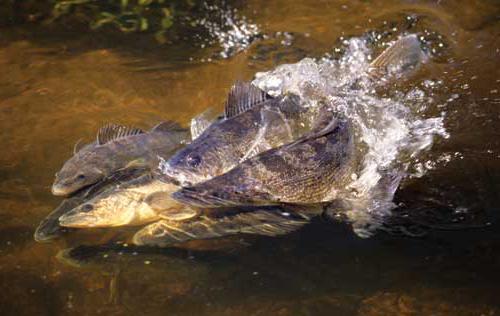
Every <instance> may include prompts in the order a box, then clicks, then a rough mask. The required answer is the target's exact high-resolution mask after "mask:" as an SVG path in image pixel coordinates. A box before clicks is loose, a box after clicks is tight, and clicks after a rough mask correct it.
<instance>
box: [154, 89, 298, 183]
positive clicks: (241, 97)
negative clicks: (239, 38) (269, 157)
mask: <svg viewBox="0 0 500 316" xmlns="http://www.w3.org/2000/svg"><path fill="white" fill-rule="evenodd" d="M305 112H306V111H305V110H304V109H302V108H301V107H300V106H299V104H298V103H297V102H296V100H294V98H293V97H283V98H272V97H270V96H268V95H266V94H265V92H263V91H262V90H260V89H258V88H256V87H254V86H252V85H251V84H250V83H242V82H238V83H236V84H235V85H234V86H233V87H232V89H231V91H230V93H229V96H228V100H227V102H226V108H225V115H224V117H223V118H220V119H219V120H216V121H215V122H214V123H212V124H211V125H210V126H208V127H207V128H206V129H204V131H203V132H202V133H201V135H199V136H198V137H197V138H196V139H194V140H193V141H192V142H191V144H189V145H187V146H186V147H185V148H183V149H182V150H180V151H178V152H177V153H176V154H174V155H173V156H172V157H171V158H170V159H169V160H168V161H166V162H165V163H162V164H161V165H160V167H161V169H162V172H163V173H164V174H165V177H164V178H165V179H166V181H172V180H174V181H176V182H178V183H180V184H181V185H189V184H195V183H198V182H201V181H205V180H208V179H211V178H213V177H215V176H218V175H220V174H223V173H225V172H227V171H229V170H230V169H232V168H233V167H235V166H236V165H237V164H238V163H240V162H241V161H244V160H246V159H247V158H249V157H252V156H254V155H256V154H258V153H260V152H262V151H265V150H268V149H270V148H273V147H276V146H279V145H282V144H285V143H287V142H290V141H292V140H293V139H295V138H297V135H298V134H300V130H301V129H304V128H306V125H307V119H305V117H306V116H305Z"/></svg>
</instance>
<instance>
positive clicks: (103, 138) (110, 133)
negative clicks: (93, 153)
mask: <svg viewBox="0 0 500 316" xmlns="http://www.w3.org/2000/svg"><path fill="white" fill-rule="evenodd" d="M143 133H144V131H142V130H141V129H139V128H135V127H128V126H124V125H118V124H106V125H104V126H103V127H101V128H100V129H99V132H98V133H97V144H98V145H104V144H106V143H108V142H110V141H113V140H117V139H119V138H123V137H127V136H132V135H138V134H143Z"/></svg>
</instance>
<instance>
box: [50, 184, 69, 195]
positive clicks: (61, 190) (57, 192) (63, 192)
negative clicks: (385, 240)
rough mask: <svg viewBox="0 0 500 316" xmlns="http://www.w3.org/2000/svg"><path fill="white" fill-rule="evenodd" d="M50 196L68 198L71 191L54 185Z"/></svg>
mask: <svg viewBox="0 0 500 316" xmlns="http://www.w3.org/2000/svg"><path fill="white" fill-rule="evenodd" d="M51 191H52V194H53V195H55V196H68V195H70V194H71V193H73V191H72V190H68V189H67V188H65V187H63V186H61V185H60V184H54V185H53V186H52V189H51Z"/></svg>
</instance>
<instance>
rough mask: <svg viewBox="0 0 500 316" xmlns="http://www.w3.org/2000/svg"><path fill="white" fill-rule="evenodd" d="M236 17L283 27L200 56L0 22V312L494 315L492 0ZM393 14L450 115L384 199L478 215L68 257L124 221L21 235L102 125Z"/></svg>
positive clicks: (247, 74)
mask: <svg viewBox="0 0 500 316" xmlns="http://www.w3.org/2000/svg"><path fill="white" fill-rule="evenodd" d="M241 13H242V14H244V15H246V16H247V17H250V18H251V19H252V20H253V21H254V23H256V24H258V25H259V26H260V28H261V30H262V31H263V32H264V33H267V34H275V32H278V31H280V32H283V31H287V32H292V33H293V34H294V40H293V41H292V44H291V46H284V45H281V44H280V41H281V40H282V38H278V39H274V38H270V39H267V40H261V41H257V42H255V43H254V44H252V46H250V48H249V49H248V50H247V51H245V52H242V53H239V54H237V55H236V56H234V57H232V58H230V59H226V60H220V59H219V60H215V61H212V62H209V63H207V62H198V61H197V60H201V59H202V58H204V59H206V58H209V57H211V54H212V52H211V51H209V50H203V49H193V48H192V47H190V46H189V45H185V43H184V44H183V43H179V44H178V45H173V46H167V47H158V46H157V45H156V44H155V43H153V42H151V41H150V40H147V39H144V38H140V36H135V37H134V36H133V35H131V36H130V37H123V36H114V35H110V34H104V33H92V32H88V31H86V32H83V31H82V30H80V29H79V28H76V29H75V28H70V27H69V26H64V27H61V26H58V27H53V26H52V27H51V26H33V25H20V26H10V27H3V28H0V69H1V72H0V122H1V124H0V126H1V127H2V133H1V134H0V148H2V150H1V154H0V219H1V223H0V293H1V294H0V314H2V315H13V314H16V315H96V314H116V315H360V316H361V315H363V316H364V315H381V316H382V315H383V316H390V315H454V316H455V315H500V302H499V300H498V292H499V290H500V286H499V284H500V225H499V223H498V222H497V219H498V215H497V214H498V212H499V211H500V210H499V209H498V206H499V200H498V192H499V189H500V185H499V183H500V162H499V161H500V160H499V159H500V132H499V130H498V122H499V118H500V115H499V114H500V111H499V110H498V107H499V106H500V23H499V17H500V4H499V3H498V1H494V0H491V1H487V0H483V1H479V0H478V1H465V0H464V1H383V2H382V1H293V2H292V1H281V0H280V1H257V0H255V1H250V2H248V3H247V4H245V5H241ZM408 15H412V16H417V17H419V22H418V23H417V26H416V29H414V30H412V31H413V32H424V31H425V30H429V31H430V32H434V33H433V34H438V35H441V36H442V38H443V39H444V40H443V41H442V42H443V43H445V44H446V45H445V46H444V47H439V46H436V53H435V56H436V57H435V59H434V60H433V61H432V63H433V66H434V69H435V70H433V71H432V73H430V74H429V77H431V78H432V79H442V80H444V87H446V88H445V89H443V90H445V91H443V98H445V97H446V98H448V97H449V96H450V95H452V94H455V93H456V94H458V99H457V101H456V102H453V103H452V105H450V106H447V107H444V108H436V109H434V110H433V111H434V112H435V113H439V112H440V111H446V112H447V116H446V122H445V124H446V128H447V130H448V132H449V133H450V135H451V137H450V138H449V139H445V140H444V139H443V140H439V141H438V142H437V143H436V144H435V146H434V148H433V149H432V151H431V152H429V153H427V156H428V157H431V158H432V157H433V158H436V157H439V156H440V155H441V154H443V153H448V154H450V155H451V156H452V157H454V158H453V159H451V161H450V162H449V163H447V164H443V165H441V166H438V167H437V168H435V169H434V170H431V171H430V172H428V173H427V175H426V176H424V177H422V178H418V179H412V180H411V181H408V182H407V183H405V185H404V187H403V188H402V189H401V190H400V191H399V192H398V194H397V200H398V201H399V202H401V203H403V204H402V207H401V208H402V209H404V208H405V207H407V208H409V209H411V208H412V206H413V207H414V208H415V209H417V210H418V209H419V207H418V206H419V205H421V204H422V201H424V202H426V203H427V202H428V201H439V202H440V203H441V204H442V205H445V206H448V207H452V209H454V210H457V209H459V208H460V207H462V208H465V209H467V210H469V213H468V214H469V215H470V216H471V217H473V220H472V221H473V222H474V223H476V221H477V222H479V226H480V228H471V229H456V230H454V229H450V227H451V228H455V227H453V226H448V227H444V228H448V229H447V230H438V229H436V230H431V231H430V232H429V233H428V234H427V235H426V237H423V238H409V237H402V236H394V235H390V234H384V233H380V234H378V235H377V236H375V237H374V238H371V239H359V238H358V237H356V236H355V235H354V234H353V233H352V231H351V230H350V229H349V227H348V226H346V225H343V224H339V223H332V222H329V221H326V220H321V219H318V220H316V221H315V222H314V223H313V224H311V225H308V226H307V227H305V228H304V229H302V230H300V231H298V232H296V233H293V234H290V235H288V236H285V237H280V238H274V239H271V238H254V237H245V238H240V237H238V238H232V239H229V240H221V241H212V242H203V243H201V242H198V243H193V244H191V245H188V246H186V247H182V248H179V249H169V250H163V251H161V250H147V251H144V250H141V249H138V250H135V249H130V250H122V251H121V252H117V251H110V250H108V249H106V248H103V249H96V248H85V249H82V248H80V251H79V252H78V253H76V254H75V256H76V257H78V258H81V259H82V260H81V261H80V262H78V264H76V262H73V263H72V264H68V262H64V261H61V260H59V259H57V258H56V255H57V253H58V252H59V251H60V250H62V249H65V248H68V247H75V246H78V245H81V244H87V245H92V244H103V243H107V242H110V241H117V240H121V239H122V237H123V236H125V234H126V233H127V232H128V231H129V230H128V229H124V230H119V231H113V232H109V231H108V232H106V231H104V230H90V231H84V232H78V233H75V234H71V235H68V237H67V238H64V239H61V240H57V241H55V242H53V243H47V244H39V243H36V242H35V241H34V240H33V238H32V234H33V232H34V229H35V228H36V226H37V224H38V223H39V222H40V221H41V220H42V219H43V218H44V217H45V216H46V215H47V214H48V212H49V211H51V210H52V209H53V208H54V207H56V206H57V204H58V203H59V199H58V198H56V197H53V196H51V194H50V185H51V183H52V181H53V176H54V173H55V172H56V171H57V170H58V169H59V168H60V166H61V165H62V163H63V162H64V161H65V160H66V159H67V158H68V157H69V156H70V155H71V153H72V149H73V145H74V144H75V143H76V142H77V141H78V140H79V139H80V138H84V139H85V140H89V139H92V138H93V137H94V134H95V131H96V130H97V129H98V127H99V126H101V125H102V124H103V123H105V122H117V123H124V124H130V125H136V126H139V127H149V126H152V125H154V124H155V123H157V122H158V121H159V120H161V119H171V120H177V121H179V122H181V123H187V122H188V121H189V119H190V118H191V117H192V116H193V115H195V114H197V113H198V112H200V111H202V110H203V109H205V108H206V107H208V106H221V105H222V102H223V100H224V98H225V93H226V91H227V89H228V87H229V86H230V84H231V83H232V82H234V81H235V80H236V79H250V78H252V76H253V74H254V73H255V72H256V71H263V70H268V69H271V68H273V67H275V66H276V65H278V64H280V63H284V62H295V61H298V60H300V59H301V58H302V57H305V56H313V57H314V56H320V55H322V54H324V53H325V52H331V51H332V47H334V45H335V43H337V42H338V39H339V38H340V37H341V36H360V35H362V34H364V33H366V32H367V31H368V30H390V29H391V28H392V27H398V31H399V30H400V29H401V28H404V25H405V18H406V16H408ZM384 21H387V22H388V23H384ZM398 31H397V32H398ZM397 32H396V33H397ZM436 43H437V42H436ZM190 57H192V58H193V59H194V61H190ZM423 204H425V203H423ZM415 212H417V211H415ZM471 214H472V215H471ZM486 222H487V223H490V225H488V226H484V225H483V224H484V223H486ZM476 226H477V225H470V227H476Z"/></svg>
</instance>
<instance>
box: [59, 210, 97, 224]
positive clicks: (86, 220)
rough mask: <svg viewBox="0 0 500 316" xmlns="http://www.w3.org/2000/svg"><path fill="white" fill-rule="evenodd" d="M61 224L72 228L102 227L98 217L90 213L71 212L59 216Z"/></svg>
mask: <svg viewBox="0 0 500 316" xmlns="http://www.w3.org/2000/svg"><path fill="white" fill-rule="evenodd" d="M59 225H61V226H63V227H72V228H86V227H101V226H103V225H102V223H99V221H98V218H97V217H96V216H94V215H91V214H88V213H80V212H69V213H66V214H64V215H63V216H61V217H59Z"/></svg>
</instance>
